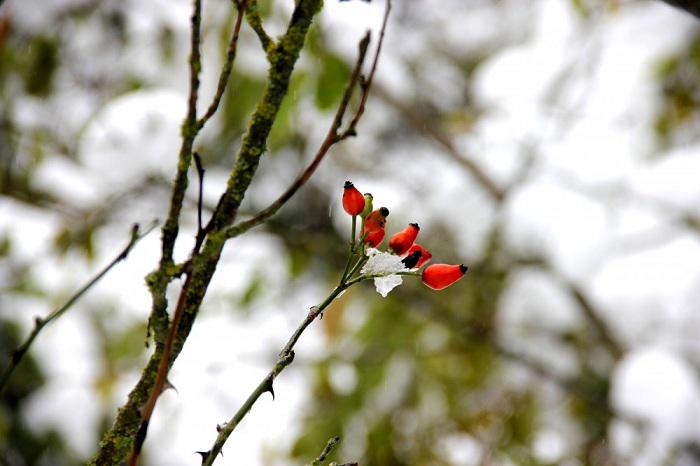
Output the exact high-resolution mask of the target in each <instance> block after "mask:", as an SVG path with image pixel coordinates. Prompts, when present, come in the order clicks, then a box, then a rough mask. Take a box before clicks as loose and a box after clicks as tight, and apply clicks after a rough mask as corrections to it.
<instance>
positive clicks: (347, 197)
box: [343, 181, 365, 216]
mask: <svg viewBox="0 0 700 466" xmlns="http://www.w3.org/2000/svg"><path fill="white" fill-rule="evenodd" d="M343 209H345V212H347V213H348V214H350V215H353V216H355V215H360V214H361V213H362V211H363V210H364V209H365V196H364V195H363V194H362V193H361V192H360V191H358V190H357V188H356V187H355V185H353V184H352V183H351V182H349V181H346V182H345V186H344V187H343Z"/></svg>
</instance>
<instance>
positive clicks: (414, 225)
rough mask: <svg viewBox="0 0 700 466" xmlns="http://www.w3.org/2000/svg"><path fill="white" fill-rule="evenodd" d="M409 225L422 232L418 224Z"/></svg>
mask: <svg viewBox="0 0 700 466" xmlns="http://www.w3.org/2000/svg"><path fill="white" fill-rule="evenodd" d="M409 225H411V226H412V227H413V228H415V229H416V230H420V226H418V224H417V223H409Z"/></svg>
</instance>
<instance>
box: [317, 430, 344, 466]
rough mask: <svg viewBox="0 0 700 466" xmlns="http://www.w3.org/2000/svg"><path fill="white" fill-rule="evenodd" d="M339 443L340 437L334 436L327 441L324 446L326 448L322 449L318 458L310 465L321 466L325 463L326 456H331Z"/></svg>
mask: <svg viewBox="0 0 700 466" xmlns="http://www.w3.org/2000/svg"><path fill="white" fill-rule="evenodd" d="M339 443H340V437H338V436H335V437H333V438H331V439H330V440H328V443H327V444H326V447H325V448H324V449H323V451H322V452H321V454H320V455H318V458H316V459H315V460H314V461H313V462H312V463H311V466H323V462H324V461H326V458H327V457H328V455H330V454H331V452H332V451H333V449H334V448H335V447H336V446H337V445H338V444H339Z"/></svg>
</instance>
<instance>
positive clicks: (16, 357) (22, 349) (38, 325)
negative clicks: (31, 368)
mask: <svg viewBox="0 0 700 466" xmlns="http://www.w3.org/2000/svg"><path fill="white" fill-rule="evenodd" d="M155 226H156V225H155V223H154V224H153V225H152V226H149V227H148V228H146V231H144V232H143V233H141V232H140V231H139V226H138V224H137V225H134V226H133V227H132V229H131V239H130V240H129V243H128V244H127V245H126V246H125V247H124V249H122V250H121V252H119V254H117V256H116V257H115V258H114V259H112V261H111V262H110V263H109V264H107V265H106V266H105V267H104V268H103V269H102V270H100V271H99V272H98V273H97V275H95V276H94V277H93V278H92V279H90V281H88V282H87V283H86V284H85V285H83V287H82V288H80V289H79V290H78V291H77V292H76V293H75V294H74V295H73V296H71V297H70V299H68V301H66V303H65V304H64V305H63V306H61V307H59V308H58V309H56V310H54V311H52V312H51V313H50V314H49V315H47V316H46V317H44V318H43V319H42V318H40V317H37V318H36V319H35V320H34V329H33V330H32V332H31V333H30V334H29V337H27V339H26V340H25V341H24V343H22V344H21V345H20V346H19V347H18V348H17V349H16V350H15V351H14V352H13V353H12V358H11V359H10V363H9V365H8V366H7V367H6V368H5V370H4V371H3V373H2V375H1V376H0V394H2V393H3V392H4V390H5V388H6V386H7V382H8V381H9V379H10V376H11V375H12V373H13V372H14V370H15V369H16V368H17V366H18V365H19V363H20V362H21V361H22V358H23V357H24V355H25V354H27V352H28V351H29V348H30V347H31V346H32V343H34V340H35V339H36V337H37V336H38V335H39V333H40V332H41V331H42V330H43V328H44V327H46V326H47V325H48V324H50V323H51V322H53V321H54V320H56V319H58V318H59V317H61V316H62V315H63V314H65V313H66V311H68V310H69V309H70V308H71V307H72V306H73V304H75V302H76V301H78V300H79V299H80V298H81V297H82V296H83V295H84V294H85V293H87V292H88V291H89V290H90V289H91V288H92V287H93V286H94V285H95V284H96V283H97V282H99V281H100V280H101V279H102V277H104V276H105V275H106V274H107V272H109V271H110V270H111V269H112V267H114V266H115V265H117V264H118V263H119V262H121V261H123V260H124V259H126V257H127V256H128V255H129V252H131V249H132V248H133V247H134V246H135V245H136V243H138V242H139V241H140V240H141V239H142V238H143V237H144V236H146V235H147V234H149V233H150V232H151V231H152V230H153V229H154V228H155Z"/></svg>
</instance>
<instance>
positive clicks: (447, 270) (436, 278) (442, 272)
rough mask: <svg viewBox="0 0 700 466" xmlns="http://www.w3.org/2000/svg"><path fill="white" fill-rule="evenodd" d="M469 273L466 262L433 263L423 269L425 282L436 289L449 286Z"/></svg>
mask: <svg viewBox="0 0 700 466" xmlns="http://www.w3.org/2000/svg"><path fill="white" fill-rule="evenodd" d="M465 273H467V266H466V265H464V264H456V265H450V264H433V265H429V266H427V267H426V268H425V270H423V283H425V284H426V285H428V287H429V288H432V289H434V290H442V289H444V288H447V287H448V286H450V285H451V284H453V283H454V282H456V281H457V280H459V279H460V278H462V277H463V276H464V274H465Z"/></svg>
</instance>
